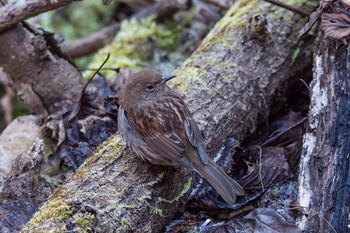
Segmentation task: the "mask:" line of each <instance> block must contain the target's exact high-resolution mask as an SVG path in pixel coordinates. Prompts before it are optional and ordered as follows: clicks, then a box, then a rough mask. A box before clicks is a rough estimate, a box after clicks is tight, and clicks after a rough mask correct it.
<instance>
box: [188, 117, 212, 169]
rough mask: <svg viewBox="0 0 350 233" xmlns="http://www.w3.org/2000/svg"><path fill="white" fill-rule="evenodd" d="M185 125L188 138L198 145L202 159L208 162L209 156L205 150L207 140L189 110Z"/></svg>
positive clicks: (193, 144) (195, 145)
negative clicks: (205, 140)
mask: <svg viewBox="0 0 350 233" xmlns="http://www.w3.org/2000/svg"><path fill="white" fill-rule="evenodd" d="M184 127H185V130H186V135H187V138H188V140H189V141H190V143H191V144H192V146H194V147H197V151H198V154H199V157H200V159H201V161H202V162H203V163H204V164H208V160H209V157H208V154H207V152H206V150H205V142H204V138H203V135H202V133H201V131H200V130H199V128H198V125H197V123H196V122H195V121H194V119H193V118H192V116H191V114H190V113H189V111H187V114H186V120H185V125H184Z"/></svg>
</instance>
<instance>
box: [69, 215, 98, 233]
mask: <svg viewBox="0 0 350 233" xmlns="http://www.w3.org/2000/svg"><path fill="white" fill-rule="evenodd" d="M94 219H95V216H94V215H92V214H89V213H84V214H83V213H77V214H74V215H73V221H72V222H73V223H74V224H75V226H76V230H77V231H78V232H79V233H82V232H84V233H85V232H88V230H91V227H92V226H91V225H92V222H93V220H94Z"/></svg>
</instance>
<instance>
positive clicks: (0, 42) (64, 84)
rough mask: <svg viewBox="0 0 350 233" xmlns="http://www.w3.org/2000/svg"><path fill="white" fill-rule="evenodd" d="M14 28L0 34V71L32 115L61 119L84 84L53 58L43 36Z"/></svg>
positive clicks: (65, 64) (70, 68)
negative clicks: (44, 114) (37, 114)
mask: <svg viewBox="0 0 350 233" xmlns="http://www.w3.org/2000/svg"><path fill="white" fill-rule="evenodd" d="M33 30H34V29H32V28H29V27H25V26H24V25H22V24H18V25H17V26H16V27H15V28H12V29H8V30H6V31H4V32H2V33H1V34H0V67H2V68H3V71H4V72H5V73H6V74H8V76H9V79H10V80H9V81H10V85H11V86H12V87H13V88H14V89H15V91H16V93H17V95H18V97H19V98H20V99H21V100H22V101H23V102H24V103H25V104H27V105H28V106H29V107H30V109H31V110H32V111H34V112H35V113H40V114H42V113H48V114H57V115H61V114H62V113H63V112H64V111H66V109H67V108H68V106H70V105H71V104H72V103H73V101H75V100H77V98H78V96H79V94H80V91H81V89H82V86H83V83H84V82H85V80H84V79H83V78H82V76H81V74H80V72H79V71H77V69H76V68H75V67H74V66H73V65H72V64H70V63H69V62H67V61H66V60H65V59H63V58H60V57H55V55H54V53H53V52H51V51H50V50H49V48H50V47H51V48H52V47H54V45H50V44H47V40H45V38H44V35H43V34H42V33H40V32H39V31H33Z"/></svg>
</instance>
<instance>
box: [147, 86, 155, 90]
mask: <svg viewBox="0 0 350 233" xmlns="http://www.w3.org/2000/svg"><path fill="white" fill-rule="evenodd" d="M146 88H147V90H153V89H154V86H153V85H147V86H146Z"/></svg>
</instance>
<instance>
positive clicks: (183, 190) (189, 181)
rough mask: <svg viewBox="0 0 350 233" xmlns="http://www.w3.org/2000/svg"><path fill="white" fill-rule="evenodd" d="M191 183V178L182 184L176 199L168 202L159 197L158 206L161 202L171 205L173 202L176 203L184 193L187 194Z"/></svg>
mask: <svg viewBox="0 0 350 233" xmlns="http://www.w3.org/2000/svg"><path fill="white" fill-rule="evenodd" d="M191 183H192V178H190V179H189V180H188V181H187V182H186V183H185V184H184V186H183V188H182V190H181V191H180V193H179V194H178V195H177V196H176V197H174V198H173V199H170V200H167V199H163V198H161V197H160V198H158V200H157V203H158V204H159V203H161V202H165V203H172V202H174V201H178V200H179V199H180V198H181V197H183V195H184V194H185V193H187V192H188V190H190V188H191Z"/></svg>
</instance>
